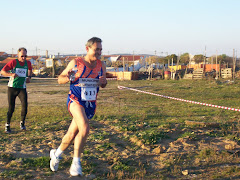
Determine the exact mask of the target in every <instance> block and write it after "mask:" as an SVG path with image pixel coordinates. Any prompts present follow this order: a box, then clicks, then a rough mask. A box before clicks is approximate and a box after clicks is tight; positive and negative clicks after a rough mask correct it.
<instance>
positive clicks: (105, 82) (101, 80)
mask: <svg viewBox="0 0 240 180" xmlns="http://www.w3.org/2000/svg"><path fill="white" fill-rule="evenodd" d="M99 83H100V86H101V87H103V86H104V87H105V86H106V85H107V79H106V78H105V77H103V76H100V77H99Z"/></svg>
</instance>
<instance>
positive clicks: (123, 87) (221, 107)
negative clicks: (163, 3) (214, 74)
mask: <svg viewBox="0 0 240 180" xmlns="http://www.w3.org/2000/svg"><path fill="white" fill-rule="evenodd" d="M118 89H128V90H131V91H137V92H140V93H145V94H150V95H154V96H160V97H162V98H167V99H173V100H177V101H183V102H188V103H192V104H199V105H203V106H210V107H215V108H220V109H226V110H232V111H238V112H240V109H236V108H230V107H225V106H218V105H213V104H207V103H200V102H196V101H189V100H185V99H180V98H175V97H170V96H164V95H160V94H155V93H151V92H147V91H141V90H138V89H133V88H129V87H125V86H118Z"/></svg>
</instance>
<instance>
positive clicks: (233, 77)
mask: <svg viewBox="0 0 240 180" xmlns="http://www.w3.org/2000/svg"><path fill="white" fill-rule="evenodd" d="M232 75H233V76H232V80H234V79H235V49H233V74H232Z"/></svg>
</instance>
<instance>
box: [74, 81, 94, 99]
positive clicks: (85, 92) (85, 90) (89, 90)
mask: <svg viewBox="0 0 240 180" xmlns="http://www.w3.org/2000/svg"><path fill="white" fill-rule="evenodd" d="M78 86H79V87H81V97H82V100H83V101H95V100H96V99H97V87H98V86H99V79H93V78H79V83H78Z"/></svg>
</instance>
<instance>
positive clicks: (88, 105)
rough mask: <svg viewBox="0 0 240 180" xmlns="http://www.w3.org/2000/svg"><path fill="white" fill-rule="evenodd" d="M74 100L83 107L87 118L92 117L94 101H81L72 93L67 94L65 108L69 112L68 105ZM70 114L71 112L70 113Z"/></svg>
mask: <svg viewBox="0 0 240 180" xmlns="http://www.w3.org/2000/svg"><path fill="white" fill-rule="evenodd" d="M73 101H74V102H76V103H77V104H79V105H80V106H82V107H83V108H84V109H85V113H86V116H87V118H88V119H91V118H93V116H94V114H95V111H96V101H81V100H79V99H78V98H77V97H76V96H74V95H73V94H69V95H68V98H67V108H68V111H69V113H70V114H71V112H70V110H69V107H70V104H71V103H72V102H73ZM71 116H72V114H71Z"/></svg>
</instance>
